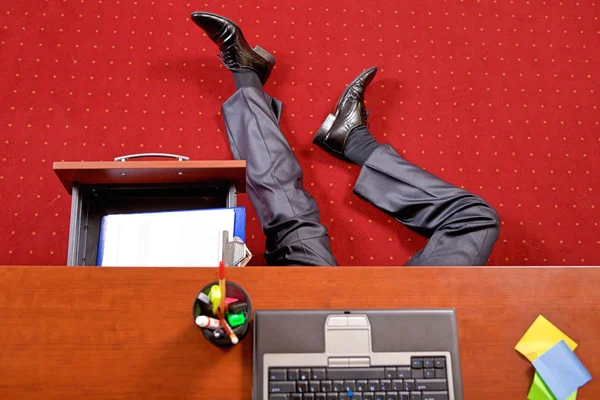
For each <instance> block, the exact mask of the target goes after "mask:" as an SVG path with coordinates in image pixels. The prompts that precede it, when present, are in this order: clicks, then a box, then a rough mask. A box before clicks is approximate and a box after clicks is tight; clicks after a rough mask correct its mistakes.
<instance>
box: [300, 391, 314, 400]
mask: <svg viewBox="0 0 600 400" xmlns="http://www.w3.org/2000/svg"><path fill="white" fill-rule="evenodd" d="M302 400H315V394H314V393H304V394H303V395H302Z"/></svg>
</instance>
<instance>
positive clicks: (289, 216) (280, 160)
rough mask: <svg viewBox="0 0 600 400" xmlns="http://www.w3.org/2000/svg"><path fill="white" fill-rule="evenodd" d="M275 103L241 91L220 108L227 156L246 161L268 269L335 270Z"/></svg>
mask: <svg viewBox="0 0 600 400" xmlns="http://www.w3.org/2000/svg"><path fill="white" fill-rule="evenodd" d="M281 107H282V106H281V102H279V101H278V100H275V99H273V98H272V97H270V96H269V95H268V94H266V93H264V92H263V91H261V90H259V89H257V88H253V87H246V88H241V89H240V90H238V91H237V92H236V93H235V94H234V95H233V96H231V97H230V98H229V99H228V100H227V101H226V102H225V103H224V104H223V118H224V119H225V127H226V129H227V135H228V138H229V145H230V146H231V152H232V153H233V156H234V157H235V158H236V159H241V160H246V189H247V192H248V197H249V198H250V201H251V202H252V205H253V206H254V209H255V210H256V214H257V216H258V220H259V221H260V224H261V226H262V228H263V231H264V233H265V235H266V237H267V246H266V247H267V248H266V252H265V259H266V261H267V263H268V264H269V265H320V266H324V265H337V263H336V261H335V258H334V257H333V254H332V253H331V247H330V245H329V236H327V228H325V227H324V226H323V225H321V222H320V219H321V218H320V215H319V207H318V206H317V202H316V201H315V199H314V198H313V197H312V196H311V195H310V194H308V192H306V190H304V187H303V186H302V170H301V169H300V165H299V164H298V160H297V159H296V156H295V155H294V152H293V151H292V149H291V147H290V145H289V144H288V142H287V140H286V139H285V137H284V136H283V134H282V133H281V130H280V129H279V117H280V115H281Z"/></svg>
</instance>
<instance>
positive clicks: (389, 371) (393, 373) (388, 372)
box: [383, 367, 396, 379]
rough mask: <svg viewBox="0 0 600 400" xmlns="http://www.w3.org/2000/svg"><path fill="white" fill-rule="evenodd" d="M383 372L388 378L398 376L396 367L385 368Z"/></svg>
mask: <svg viewBox="0 0 600 400" xmlns="http://www.w3.org/2000/svg"><path fill="white" fill-rule="evenodd" d="M383 374H384V375H385V378H386V379H394V378H395V377H396V368H392V367H390V368H384V370H383Z"/></svg>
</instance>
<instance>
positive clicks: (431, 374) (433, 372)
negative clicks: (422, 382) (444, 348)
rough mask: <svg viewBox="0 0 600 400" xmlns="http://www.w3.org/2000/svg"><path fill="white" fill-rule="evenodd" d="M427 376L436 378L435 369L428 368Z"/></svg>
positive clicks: (427, 377)
mask: <svg viewBox="0 0 600 400" xmlns="http://www.w3.org/2000/svg"><path fill="white" fill-rule="evenodd" d="M425 378H426V379H434V378H435V369H426V370H425Z"/></svg>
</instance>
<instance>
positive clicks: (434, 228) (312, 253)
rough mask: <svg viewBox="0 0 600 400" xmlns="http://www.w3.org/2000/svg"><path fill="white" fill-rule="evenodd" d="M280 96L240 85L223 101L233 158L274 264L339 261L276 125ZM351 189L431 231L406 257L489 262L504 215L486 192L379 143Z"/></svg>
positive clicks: (407, 222)
mask: <svg viewBox="0 0 600 400" xmlns="http://www.w3.org/2000/svg"><path fill="white" fill-rule="evenodd" d="M280 115H281V103H280V102H279V101H278V100H275V99H273V98H271V97H270V96H269V95H267V94H266V93H264V92H262V91H261V90H259V89H256V88H250V87H249V88H242V89H240V90H238V91H237V92H236V93H235V94H234V95H233V96H232V97H231V98H229V99H228V100H227V101H226V102H225V103H224V104H223V117H224V119H225V126H226V129H227V134H228V138H229V143H230V146H231V151H232V153H233V155H234V157H235V158H236V159H243V160H246V162H247V168H246V178H247V179H246V181H247V190H248V196H249V198H250V201H251V202H252V205H253V206H254V208H255V210H256V213H257V215H258V218H259V221H260V223H261V226H262V227H263V230H264V232H265V235H266V237H267V246H266V247H267V248H266V252H265V259H266V260H267V263H268V264H269V265H336V261H335V259H334V257H333V255H332V253H331V247H330V244H329V237H328V236H327V228H325V227H324V226H323V225H321V223H320V215H319V209H318V207H317V204H316V202H315V200H314V198H313V197H311V196H310V195H309V194H308V193H307V192H306V191H305V190H304V188H303V186H302V171H301V170H300V166H299V165H298V161H297V159H296V157H295V156H294V153H293V152H292V149H291V148H290V146H289V144H288V143H287V141H286V139H285V138H284V136H283V134H282V133H281V131H280V128H279V117H280ZM354 192H355V193H356V194H357V195H359V196H360V197H362V198H364V199H365V200H367V201H369V202H371V203H372V204H373V205H375V206H376V207H378V208H380V209H382V210H383V211H385V212H386V213H388V214H389V215H391V216H393V217H394V218H396V219H397V220H398V221H400V222H402V223H403V224H405V225H407V226H408V227H410V228H411V229H413V230H415V231H416V232H418V233H420V234H422V235H424V236H425V237H427V238H429V242H428V243H427V245H426V246H425V247H424V248H423V249H421V250H420V251H419V252H417V254H415V256H414V257H413V258H411V260H410V261H409V262H408V263H407V265H484V264H485V263H486V262H487V259H488V258H489V256H490V254H491V252H492V249H493V247H494V243H495V242H496V240H497V238H498V233H499V225H500V224H499V218H498V215H497V214H496V212H495V211H494V209H493V208H491V207H490V206H489V205H488V204H487V203H486V202H485V201H484V200H483V199H481V198H480V197H478V196H475V195H473V194H471V193H469V192H467V191H465V190H462V189H459V188H457V187H456V186H453V185H451V184H449V183H446V182H444V181H442V180H440V179H439V178H437V177H435V176H434V175H432V174H430V173H428V172H426V171H424V170H422V169H421V168H419V167H417V166H415V165H414V164H411V163H410V162H408V161H406V160H404V159H403V158H401V157H400V156H399V155H398V153H396V152H395V151H394V149H393V148H392V147H391V146H388V145H382V146H380V147H378V148H377V149H376V150H375V151H374V152H373V153H372V154H371V156H370V157H369V159H368V160H367V161H366V162H365V164H364V165H363V167H362V169H361V172H360V176H359V178H358V180H357V182H356V186H355V188H354Z"/></svg>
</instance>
